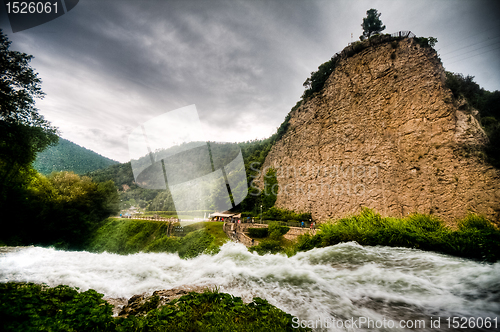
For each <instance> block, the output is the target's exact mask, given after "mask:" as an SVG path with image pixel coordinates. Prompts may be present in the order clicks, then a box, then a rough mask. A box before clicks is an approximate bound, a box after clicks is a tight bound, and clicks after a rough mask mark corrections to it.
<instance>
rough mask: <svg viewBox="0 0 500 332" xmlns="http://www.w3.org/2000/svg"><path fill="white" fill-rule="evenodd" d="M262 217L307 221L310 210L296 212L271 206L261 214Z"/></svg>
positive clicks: (309, 217)
mask: <svg viewBox="0 0 500 332" xmlns="http://www.w3.org/2000/svg"><path fill="white" fill-rule="evenodd" d="M263 218H264V219H266V220H281V221H297V220H298V221H309V220H310V219H311V218H312V217H311V213H310V212H305V213H302V212H299V213H296V212H294V211H291V210H287V209H280V208H277V207H274V206H273V207H272V208H270V209H269V210H267V211H266V212H265V213H264V214H263Z"/></svg>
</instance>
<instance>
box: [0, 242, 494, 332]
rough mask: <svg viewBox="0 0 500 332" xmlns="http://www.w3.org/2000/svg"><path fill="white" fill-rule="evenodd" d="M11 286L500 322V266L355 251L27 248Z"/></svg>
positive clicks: (303, 313)
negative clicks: (177, 294)
mask: <svg viewBox="0 0 500 332" xmlns="http://www.w3.org/2000/svg"><path fill="white" fill-rule="evenodd" d="M7 281H26V282H36V283H46V284H48V285H50V286H55V285H58V284H65V285H70V286H74V287H79V288H80V289H81V290H87V289H89V288H92V289H95V290H96V291H98V292H100V293H104V294H105V296H107V297H125V298H129V297H131V296H132V295H134V294H141V293H144V292H147V293H151V292H153V291H155V290H158V289H169V288H173V287H178V286H181V285H201V286H203V285H206V286H211V287H213V286H218V287H220V290H221V291H223V292H227V293H230V294H233V295H235V296H241V297H242V298H243V299H246V300H250V299H251V298H252V297H256V296H258V297H261V298H265V299H267V300H268V301H269V302H270V303H271V304H273V305H276V306H277V307H279V308H281V309H283V310H285V311H286V312H289V313H291V314H293V315H295V316H298V317H299V318H300V319H301V320H316V319H322V320H325V319H328V318H330V319H331V318H333V317H335V318H336V319H343V320H347V319H350V318H351V317H354V318H357V317H369V318H371V319H373V320H377V319H379V320H380V319H383V318H384V317H385V318H387V319H397V320H400V319H422V318H423V317H424V318H426V319H427V323H428V320H429V318H430V317H437V316H441V317H442V319H445V318H446V317H455V316H461V317H464V316H465V317H483V318H485V317H490V318H494V317H498V318H497V319H498V320H500V263H495V264H486V263H479V262H475V261H471V260H467V259H460V258H456V257H451V256H446V255H440V254H436V253H431V252H424V251H420V250H413V249H405V248H390V247H363V246H360V245H358V244H356V243H352V242H351V243H343V244H339V245H336V246H332V247H327V248H320V249H314V250H311V251H308V252H303V253H299V254H297V255H296V256H294V257H290V258H288V257H286V256H284V255H265V256H259V255H257V254H253V253H250V252H248V251H247V249H246V248H245V247H244V246H243V245H241V244H235V243H227V244H225V245H224V246H223V247H222V249H221V252H220V253H219V254H217V255H215V256H208V255H201V256H199V257H196V258H194V259H190V260H183V259H180V258H179V257H178V256H177V255H174V254H165V253H161V254H154V253H148V254H145V253H139V254H134V255H128V256H122V255H117V254H109V253H102V254H95V253H89V252H70V251H58V250H54V249H47V248H39V247H31V248H22V249H20V250H18V251H15V252H9V253H3V254H0V282H7ZM499 323H500V322H499ZM340 330H343V329H340ZM344 330H345V329H344ZM375 330H384V329H383V328H381V329H375ZM387 330H388V331H394V330H397V329H395V328H393V329H387ZM419 330H420V331H422V330H424V329H419ZM425 330H431V329H430V328H427V329H425ZM432 330H435V329H432ZM489 330H491V329H489ZM468 331H471V329H468Z"/></svg>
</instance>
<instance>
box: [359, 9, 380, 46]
mask: <svg viewBox="0 0 500 332" xmlns="http://www.w3.org/2000/svg"><path fill="white" fill-rule="evenodd" d="M366 14H367V16H366V17H365V18H363V24H361V27H362V28H363V35H362V36H361V37H360V39H361V40H363V39H365V38H370V37H371V36H373V35H376V34H378V33H381V32H382V31H383V30H385V25H382V21H381V20H380V15H381V14H380V13H378V12H377V10H376V9H373V8H372V9H370V10H367V11H366Z"/></svg>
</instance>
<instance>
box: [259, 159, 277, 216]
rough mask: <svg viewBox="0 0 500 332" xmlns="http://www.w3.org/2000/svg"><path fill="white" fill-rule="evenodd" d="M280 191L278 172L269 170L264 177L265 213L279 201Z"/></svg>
mask: <svg viewBox="0 0 500 332" xmlns="http://www.w3.org/2000/svg"><path fill="white" fill-rule="evenodd" d="M278 189H279V188H278V179H277V178H276V170H275V169H274V168H269V169H268V170H267V172H266V174H265V176H264V191H263V193H262V208H263V211H267V210H269V209H270V208H271V207H272V206H273V205H274V203H275V202H276V199H277V194H278Z"/></svg>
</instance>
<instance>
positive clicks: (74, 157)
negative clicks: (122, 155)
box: [33, 138, 118, 174]
mask: <svg viewBox="0 0 500 332" xmlns="http://www.w3.org/2000/svg"><path fill="white" fill-rule="evenodd" d="M114 164H118V162H117V161H114V160H111V159H109V158H106V157H103V156H101V155H100V154H98V153H96V152H94V151H91V150H89V149H86V148H84V147H81V146H79V145H77V144H75V143H73V142H70V141H68V140H66V139H64V138H59V143H58V144H57V145H55V146H52V147H50V148H48V149H46V150H45V151H43V152H40V153H39V154H38V156H37V158H36V160H35V162H34V163H33V167H34V168H35V169H36V170H37V171H39V172H40V173H42V174H50V173H52V172H54V171H55V172H60V171H72V172H75V173H76V174H84V173H87V172H91V171H95V170H98V169H103V168H106V167H108V166H111V165H114Z"/></svg>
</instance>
